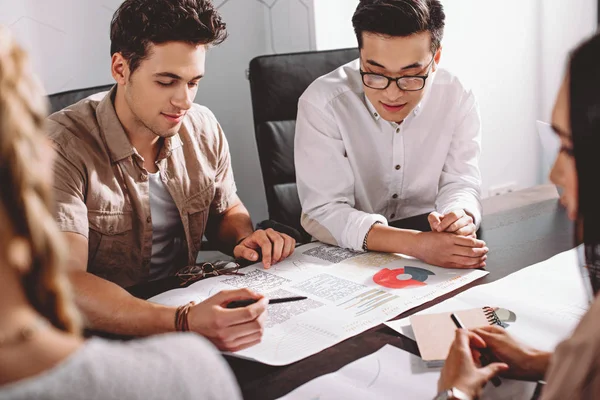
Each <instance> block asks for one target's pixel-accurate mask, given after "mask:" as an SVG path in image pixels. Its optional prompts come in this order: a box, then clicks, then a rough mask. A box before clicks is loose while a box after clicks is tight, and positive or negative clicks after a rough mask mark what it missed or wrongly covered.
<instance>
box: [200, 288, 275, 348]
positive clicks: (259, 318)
mask: <svg viewBox="0 0 600 400" xmlns="http://www.w3.org/2000/svg"><path fill="white" fill-rule="evenodd" d="M247 299H257V300H258V301H257V302H256V303H254V304H251V305H249V306H246V307H241V308H231V309H230V308H226V305H227V303H229V302H231V301H235V300H247ZM267 305H268V300H267V299H266V298H265V297H264V296H262V295H260V294H258V293H255V292H253V291H251V290H249V289H238V290H224V291H221V292H219V293H217V294H216V295H214V296H212V297H210V298H208V299H206V300H205V301H203V302H202V303H199V304H196V305H195V306H193V307H192V308H191V309H190V312H189V315H188V322H189V327H190V331H192V332H196V333H199V334H201V335H202V336H204V337H205V338H207V339H208V340H210V341H211V342H212V343H213V344H214V345H215V346H217V348H218V349H219V350H221V351H238V350H242V349H245V348H247V347H251V346H254V345H255V344H258V343H260V341H261V339H262V335H263V330H264V325H265V321H266V319H267V311H266V310H267Z"/></svg>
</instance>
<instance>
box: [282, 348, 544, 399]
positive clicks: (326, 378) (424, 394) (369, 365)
mask: <svg viewBox="0 0 600 400" xmlns="http://www.w3.org/2000/svg"><path fill="white" fill-rule="evenodd" d="M439 375H440V369H439V368H427V367H426V366H425V364H424V363H423V361H422V360H421V359H420V358H419V357H417V356H415V355H413V354H410V353H408V352H406V351H403V350H401V349H399V348H397V347H394V346H391V345H385V346H384V347H382V348H381V349H380V350H378V351H376V352H375V353H373V354H371V355H368V356H366V357H363V358H361V359H359V360H356V361H354V362H352V363H350V364H348V365H346V366H345V367H343V368H341V369H339V370H338V371H336V372H334V373H331V374H327V375H323V376H320V377H318V378H316V379H314V380H312V381H310V382H308V383H306V384H304V385H302V386H300V387H299V388H297V389H295V390H294V391H292V392H290V393H288V394H287V395H285V396H283V397H281V399H280V400H305V399H318V400H330V399H331V400H338V399H345V400H353V399H356V400H362V399H378V400H385V399H390V400H392V399H393V400H398V399H403V400H420V399H424V400H425V399H427V400H431V399H433V398H434V397H435V395H436V394H437V382H438V379H439ZM535 385H536V384H535V383H532V382H520V381H514V380H509V379H502V385H500V386H499V387H497V388H496V387H494V386H493V385H492V384H488V385H486V387H485V390H484V394H483V396H482V398H484V399H511V400H520V399H523V400H525V399H530V398H531V397H532V395H533V392H534V391H535Z"/></svg>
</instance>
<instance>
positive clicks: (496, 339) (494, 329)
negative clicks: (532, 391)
mask: <svg viewBox="0 0 600 400" xmlns="http://www.w3.org/2000/svg"><path fill="white" fill-rule="evenodd" d="M472 333H474V334H475V335H477V336H478V337H479V338H481V339H482V340H483V341H484V342H485V344H486V346H487V348H488V349H490V351H491V352H492V354H493V355H494V357H495V359H496V360H498V361H501V362H504V363H506V364H507V365H508V366H509V369H508V371H506V372H505V373H504V374H503V375H504V376H506V377H509V378H514V379H522V380H530V381H538V380H540V379H543V378H544V375H545V374H546V370H547V369H548V364H549V362H550V355H551V353H547V352H543V351H539V350H536V349H533V348H531V347H528V346H525V345H523V344H521V343H519V342H517V341H516V340H515V339H514V338H513V337H512V336H511V335H510V334H509V333H508V332H507V331H506V330H505V329H504V328H501V327H499V326H496V325H493V326H485V327H482V328H477V329H473V330H472Z"/></svg>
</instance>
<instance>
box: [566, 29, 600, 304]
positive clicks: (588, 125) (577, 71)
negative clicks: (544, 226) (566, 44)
mask: <svg viewBox="0 0 600 400" xmlns="http://www.w3.org/2000/svg"><path fill="white" fill-rule="evenodd" d="M598 54H600V35H598V34H597V35H595V36H593V37H592V38H591V39H589V40H587V41H586V42H585V43H583V44H582V45H581V46H579V47H578V48H577V49H576V50H575V51H574V52H573V54H572V56H571V63H570V68H569V81H570V83H569V99H570V100H569V102H570V114H571V132H572V135H573V152H574V156H575V166H576V169H577V179H578V182H579V184H578V187H579V189H578V191H579V218H578V223H583V227H582V228H583V238H581V237H579V238H578V240H581V239H583V243H584V244H585V254H586V264H587V267H588V271H589V274H590V280H591V283H592V289H593V290H594V293H598V292H599V291H600V213H598V195H597V194H596V193H597V192H598V179H599V178H598V173H599V172H600V167H599V164H598V152H599V151H600V68H599V67H598V64H597V61H596V60H597V59H598ZM579 228H581V226H579ZM576 231H580V229H576Z"/></svg>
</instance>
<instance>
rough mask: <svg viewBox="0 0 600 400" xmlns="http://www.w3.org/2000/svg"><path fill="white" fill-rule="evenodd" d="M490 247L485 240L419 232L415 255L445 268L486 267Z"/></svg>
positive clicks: (442, 233) (441, 233)
mask: <svg viewBox="0 0 600 400" xmlns="http://www.w3.org/2000/svg"><path fill="white" fill-rule="evenodd" d="M487 252H488V248H487V247H486V245H485V242H484V241H483V240H478V239H475V238H474V237H467V236H458V235H455V234H453V233H447V232H419V233H418V234H417V240H416V244H415V247H414V254H412V255H414V256H415V257H416V258H418V259H419V260H422V261H425V262H426V263H428V264H432V265H437V266H440V267H445V268H463V269H467V268H484V267H485V260H486V259H487Z"/></svg>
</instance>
